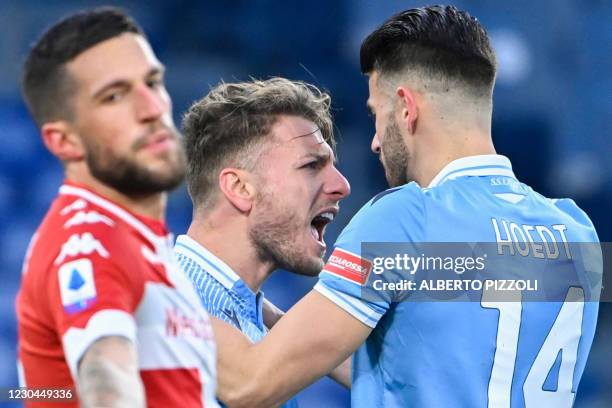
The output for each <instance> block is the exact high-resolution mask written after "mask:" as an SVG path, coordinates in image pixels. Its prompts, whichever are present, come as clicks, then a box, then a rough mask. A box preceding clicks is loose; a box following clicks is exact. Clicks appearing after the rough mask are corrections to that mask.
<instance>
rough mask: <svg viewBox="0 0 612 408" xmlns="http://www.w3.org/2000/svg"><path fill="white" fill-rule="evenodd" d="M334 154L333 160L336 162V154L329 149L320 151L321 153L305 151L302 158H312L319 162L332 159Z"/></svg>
mask: <svg viewBox="0 0 612 408" xmlns="http://www.w3.org/2000/svg"><path fill="white" fill-rule="evenodd" d="M332 156H333V160H332V162H333V163H336V160H337V158H336V156H335V155H334V154H333V153H332V152H328V151H326V152H320V153H319V152H308V153H305V154H304V155H303V156H301V157H300V160H304V159H307V158H310V159H315V160H316V161H317V162H325V161H327V160H330V159H331V157H332Z"/></svg>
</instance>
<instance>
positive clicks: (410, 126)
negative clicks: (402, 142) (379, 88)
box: [395, 86, 419, 134]
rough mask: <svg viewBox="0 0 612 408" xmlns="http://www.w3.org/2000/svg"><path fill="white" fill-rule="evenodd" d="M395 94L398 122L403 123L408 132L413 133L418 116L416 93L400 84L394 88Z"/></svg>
mask: <svg viewBox="0 0 612 408" xmlns="http://www.w3.org/2000/svg"><path fill="white" fill-rule="evenodd" d="M395 95H396V96H397V99H396V100H397V103H398V104H399V112H398V113H399V118H398V119H399V122H398V123H401V124H403V126H404V127H405V128H406V129H407V130H408V131H409V132H410V134H414V131H415V128H416V122H417V117H418V116H419V109H418V106H417V98H416V94H415V92H414V91H413V90H411V89H410V88H407V87H404V86H400V87H398V88H397V89H396V91H395Z"/></svg>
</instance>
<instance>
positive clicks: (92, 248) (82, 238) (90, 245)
mask: <svg viewBox="0 0 612 408" xmlns="http://www.w3.org/2000/svg"><path fill="white" fill-rule="evenodd" d="M94 252H97V253H98V255H100V256H101V257H102V258H108V255H109V254H108V251H107V250H106V248H104V245H102V243H101V242H100V241H98V240H97V239H96V238H95V237H94V236H93V234H92V233H90V232H85V233H83V234H73V235H71V236H70V238H68V241H66V242H65V243H64V244H63V245H62V250H61V251H60V254H59V255H58V256H57V258H55V265H59V264H61V263H62V262H64V260H65V259H66V258H72V257H74V256H77V255H91V254H93V253H94Z"/></svg>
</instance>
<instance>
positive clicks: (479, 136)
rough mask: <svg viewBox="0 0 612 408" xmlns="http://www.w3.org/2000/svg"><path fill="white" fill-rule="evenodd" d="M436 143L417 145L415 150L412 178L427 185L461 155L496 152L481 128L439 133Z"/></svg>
mask: <svg viewBox="0 0 612 408" xmlns="http://www.w3.org/2000/svg"><path fill="white" fill-rule="evenodd" d="M436 139H437V141H438V143H429V144H423V145H421V146H419V147H418V148H417V149H418V150H419V151H417V152H415V173H414V176H413V178H414V180H415V181H417V183H418V184H419V185H420V186H422V187H427V186H429V184H430V183H431V181H432V180H433V179H434V178H435V177H436V176H437V175H438V173H440V171H442V169H443V168H444V167H445V166H447V165H448V164H449V163H451V162H452V161H454V160H457V159H460V158H462V157H469V156H480V155H487V154H496V151H495V147H494V146H493V142H492V140H491V136H490V133H488V132H485V131H481V130H478V129H476V130H469V129H467V130H465V131H463V132H456V131H455V132H453V133H452V134H446V135H440V137H437V138H436Z"/></svg>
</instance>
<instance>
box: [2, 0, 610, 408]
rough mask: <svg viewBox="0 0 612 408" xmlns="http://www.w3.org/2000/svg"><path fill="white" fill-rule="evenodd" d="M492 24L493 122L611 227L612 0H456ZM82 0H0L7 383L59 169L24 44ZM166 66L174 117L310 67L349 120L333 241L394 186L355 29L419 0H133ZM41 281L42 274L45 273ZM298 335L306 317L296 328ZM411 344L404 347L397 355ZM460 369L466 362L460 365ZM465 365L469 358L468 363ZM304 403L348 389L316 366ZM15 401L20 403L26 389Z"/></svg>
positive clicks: (558, 188) (284, 295)
mask: <svg viewBox="0 0 612 408" xmlns="http://www.w3.org/2000/svg"><path fill="white" fill-rule="evenodd" d="M451 3H452V4H455V5H457V6H458V7H460V8H465V9H467V10H468V11H469V12H470V13H471V14H473V15H475V16H477V17H478V19H479V20H480V21H482V22H483V23H484V25H485V27H487V29H488V31H489V33H490V35H491V36H492V38H493V43H494V46H495V48H496V51H497V55H498V61H499V77H498V81H497V87H496V92H495V114H494V130H493V136H494V140H495V143H496V145H497V148H498V151H499V152H500V153H502V154H506V155H508V156H509V157H510V158H511V160H512V162H513V165H514V169H515V172H516V174H517V175H518V177H519V179H521V180H522V181H524V182H526V183H528V184H530V185H531V186H533V187H534V188H535V189H536V190H538V191H540V192H542V193H544V194H546V195H549V196H556V197H562V196H563V197H565V196H568V197H572V198H574V199H575V200H576V201H577V202H578V203H579V204H580V205H581V206H582V208H583V209H585V210H586V211H587V213H588V214H589V215H590V216H591V218H592V220H593V221H594V223H595V226H596V227H597V230H598V232H599V236H600V238H601V240H602V241H610V240H612V216H611V215H610V214H609V211H610V208H612V188H611V177H610V175H611V174H612V171H611V170H612V160H610V157H611V156H612V140H611V137H612V134H611V129H612V126H611V125H612V25H611V24H610V21H612V2H610V1H609V0H537V1H533V0H530V1H527V0H515V1H512V2H494V1H484V0H471V1H467V0H466V1H452V2H451ZM100 4H108V3H103V2H99V1H76V0H63V1H59V0H46V1H42V0H41V1H38V0H28V1H18V0H3V1H2V2H0V26H1V27H2V35H1V36H0V124H1V126H2V131H1V133H2V145H1V147H0V248H1V249H0V281H1V282H2V284H1V285H0V387H8V386H15V385H16V384H17V374H16V366H15V360H16V357H15V356H16V328H15V326H16V323H15V310H14V301H15V294H16V292H17V289H18V286H19V281H20V269H21V261H22V258H23V255H24V252H25V249H26V246H27V244H28V241H29V238H30V236H31V235H32V233H33V232H34V230H35V228H36V226H37V225H38V223H39V222H40V220H41V219H42V217H43V215H44V213H45V211H46V209H47V206H48V204H49V202H50V201H51V199H52V198H53V196H54V195H55V194H56V192H57V188H58V186H59V185H60V183H61V181H62V169H61V167H60V165H59V164H58V163H57V162H56V161H55V159H54V158H52V157H51V155H50V154H48V153H47V152H46V151H45V149H44V147H43V145H42V143H41V142H40V139H39V136H38V132H37V129H36V128H35V127H34V125H33V123H32V122H31V120H30V118H29V116H28V114H27V112H26V109H25V107H24V105H23V103H22V101H21V98H20V93H19V85H18V83H19V75H20V68H21V63H22V62H23V60H24V58H25V55H26V52H27V50H28V46H29V44H30V43H31V42H32V41H33V40H34V39H35V38H36V37H37V36H38V35H39V34H40V32H41V31H42V30H43V28H44V27H47V26H48V25H49V24H50V23H51V22H54V21H56V20H57V19H58V18H60V17H62V16H64V15H66V14H67V13H70V12H73V11H75V10H78V9H80V8H83V7H89V6H93V5H100ZM112 4H113V5H118V6H122V7H124V8H125V9H127V10H128V11H129V12H130V13H131V14H132V15H133V16H135V17H136V19H137V20H138V21H139V22H140V23H141V24H142V25H143V26H144V28H145V31H146V32H147V33H148V35H149V38H150V41H151V43H152V44H153V46H154V48H155V50H156V52H157V54H158V56H159V58H160V59H161V60H162V61H163V62H164V63H165V64H166V66H167V67H168V75H167V85H168V88H169V91H170V94H171V95H172V97H173V100H174V112H175V118H176V121H177V123H180V115H181V112H183V111H184V110H185V109H186V108H187V107H188V106H189V105H190V104H191V103H192V102H193V101H195V100H196V99H198V98H200V97H201V96H202V95H203V94H204V93H206V92H207V90H208V89H209V87H210V86H212V85H215V84H216V83H217V82H218V81H219V80H221V79H223V80H225V81H235V80H245V79H248V78H249V77H250V76H253V77H257V78H265V77H269V76H272V75H281V76H286V77H288V78H292V79H302V80H305V81H309V82H313V83H315V84H317V85H319V86H321V87H324V88H326V89H327V90H329V91H330V92H331V93H332V96H333V104H334V108H335V112H334V114H335V120H336V125H337V131H338V133H339V135H340V144H339V159H340V162H339V167H340V169H341V170H342V171H343V172H344V174H345V175H346V176H347V177H348V179H349V181H350V182H351V184H352V189H353V193H352V195H351V196H350V197H349V198H348V199H346V200H345V201H344V203H343V206H342V212H341V215H340V216H339V218H337V220H336V221H335V222H334V223H333V224H332V225H331V226H330V228H328V233H327V242H328V243H329V244H330V246H331V243H333V241H334V240H335V238H336V236H337V234H338V233H339V231H340V230H341V228H342V227H343V226H344V225H345V224H346V222H347V221H348V220H349V219H350V217H351V215H352V214H354V213H355V211H356V210H357V209H358V208H359V207H360V206H361V205H362V204H363V203H364V202H365V201H366V200H368V199H369V198H370V197H371V196H373V195H374V194H375V193H377V192H379V191H381V190H383V189H385V188H386V184H385V181H384V175H383V172H382V170H381V168H380V165H379V163H378V160H377V158H376V157H375V156H374V155H372V154H371V153H370V151H369V145H370V140H371V136H372V134H373V123H372V121H371V119H370V118H369V117H368V115H367V111H366V108H365V101H366V98H367V81H366V79H365V78H364V77H363V76H361V74H360V73H359V68H358V50H359V45H360V43H361V40H362V39H363V38H364V37H365V35H367V33H369V32H370V31H371V30H372V29H373V28H375V27H376V26H377V25H379V24H380V23H381V22H382V21H383V20H384V19H386V18H387V17H389V16H390V15H391V14H392V13H394V12H396V11H399V10H402V9H406V8H410V7H415V6H421V5H425V4H430V3H426V2H421V1H358V0H335V1H324V0H309V1H305V0H299V1H286V2H281V1H272V0H250V1H248V0H235V1H231V2H225V1H214V2H213V1H196V0H175V1H172V2H170V1H162V0H155V1H147V2H137V1H126V2H114V3H112ZM190 217H191V203H190V201H189V198H188V196H187V193H186V191H185V189H184V188H183V189H179V190H178V191H176V192H174V193H173V194H172V199H171V203H170V208H169V211H168V222H169V225H170V227H171V229H172V230H173V231H174V232H175V233H177V234H178V233H182V232H184V231H185V230H186V227H187V225H188V223H189V221H190ZM313 284H314V280H313V279H305V278H297V277H292V276H290V275H288V274H286V273H277V274H275V276H274V277H273V278H272V279H271V280H270V281H269V282H268V283H267V284H266V287H265V292H266V294H267V296H268V297H269V298H271V299H272V300H273V301H274V302H275V303H277V304H278V305H280V306H282V307H283V308H287V307H289V306H290V305H291V304H293V303H294V302H295V301H296V300H297V299H299V298H300V297H301V296H302V295H303V294H304V293H305V292H306V291H307V290H308V289H310V287H311V286H312V285H313ZM41 290H42V288H41ZM611 306H612V305H610V304H603V305H602V307H601V312H600V320H599V325H598V330H597V334H596V339H595V343H594V346H593V350H592V353H591V355H590V358H589V361H588V364H587V369H586V372H585V374H584V377H583V379H582V382H581V387H580V390H579V392H578V397H577V402H576V407H589V408H597V407H610V406H612V372H611V371H610V364H612V340H611V335H612V307H611ZM296 339H299V333H296ZM398 358H401V356H398ZM457 369H460V367H457ZM466 375H469V373H466ZM299 400H300V403H301V406H303V407H315V406H317V407H318V406H325V407H348V406H349V405H350V404H349V394H348V392H346V391H344V390H342V389H341V388H340V387H339V386H337V385H335V384H334V383H333V382H331V381H330V380H322V381H320V382H319V383H317V384H315V385H313V386H311V387H310V388H308V389H307V390H306V391H304V392H302V393H301V394H300V396H299ZM16 406H18V405H16Z"/></svg>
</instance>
